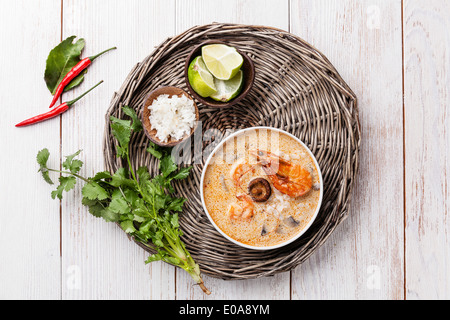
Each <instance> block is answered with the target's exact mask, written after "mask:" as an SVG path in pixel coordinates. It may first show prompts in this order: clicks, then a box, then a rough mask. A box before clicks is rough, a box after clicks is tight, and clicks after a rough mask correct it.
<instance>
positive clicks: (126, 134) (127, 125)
mask: <svg viewBox="0 0 450 320" xmlns="http://www.w3.org/2000/svg"><path fill="white" fill-rule="evenodd" d="M110 119H111V130H112V133H113V135H114V137H115V138H116V139H117V141H118V142H119V145H118V146H117V156H118V157H120V158H122V157H125V156H127V154H128V143H129V142H130V139H131V132H132V129H131V121H129V120H121V119H117V118H115V117H111V118H110Z"/></svg>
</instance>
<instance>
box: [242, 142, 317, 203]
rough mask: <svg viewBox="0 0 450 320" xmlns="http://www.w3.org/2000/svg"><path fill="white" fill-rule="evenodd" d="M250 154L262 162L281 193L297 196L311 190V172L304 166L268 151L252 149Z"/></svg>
mask: <svg viewBox="0 0 450 320" xmlns="http://www.w3.org/2000/svg"><path fill="white" fill-rule="evenodd" d="M250 154H251V155H252V156H254V157H255V158H256V160H257V161H258V162H259V163H260V164H261V166H262V167H263V170H264V172H265V173H266V174H267V175H268V176H269V178H270V180H271V181H272V184H273V186H274V188H276V189H277V190H278V191H280V192H281V193H284V194H287V195H288V196H291V197H293V198H297V197H301V196H304V195H305V194H307V193H308V192H309V191H310V190H311V188H312V185H313V181H312V176H311V173H310V172H309V171H308V170H306V169H305V168H303V167H302V166H300V165H298V164H294V163H292V162H289V161H287V160H285V159H283V158H281V157H279V156H277V155H275V154H273V153H271V152H267V151H261V150H257V151H250Z"/></svg>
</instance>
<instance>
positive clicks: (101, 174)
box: [91, 171, 112, 181]
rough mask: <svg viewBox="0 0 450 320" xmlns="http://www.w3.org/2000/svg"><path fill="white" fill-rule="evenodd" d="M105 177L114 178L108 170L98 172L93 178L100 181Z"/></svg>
mask: <svg viewBox="0 0 450 320" xmlns="http://www.w3.org/2000/svg"><path fill="white" fill-rule="evenodd" d="M105 179H112V176H111V173H109V172H108V171H102V172H98V173H97V174H96V175H95V176H94V177H93V178H92V179H91V180H93V181H100V180H105Z"/></svg>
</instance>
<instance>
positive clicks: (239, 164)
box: [203, 129, 322, 247]
mask: <svg viewBox="0 0 450 320" xmlns="http://www.w3.org/2000/svg"><path fill="white" fill-rule="evenodd" d="M261 151H263V152H270V154H271V155H273V157H272V158H271V159H280V161H279V162H278V163H277V162H276V161H272V163H271V165H273V164H275V165H274V166H273V168H275V171H269V174H270V173H271V172H272V173H273V172H276V169H278V166H283V165H285V166H287V168H291V167H294V166H295V168H297V166H300V167H302V168H304V169H306V170H307V172H308V174H309V175H310V177H311V180H312V184H311V185H312V187H311V188H310V190H309V191H308V192H307V193H306V194H304V195H302V196H299V197H293V196H290V195H288V194H286V193H285V192H283V191H284V190H282V191H280V190H278V189H277V188H276V187H274V183H273V180H272V179H285V178H286V177H284V176H281V175H279V176H278V175H277V176H275V175H273V174H271V177H270V176H269V174H268V172H267V167H266V170H265V168H264V166H263V164H266V165H267V163H264V162H263V161H262V159H261V158H259V159H258V158H257V157H256V156H255V153H257V152H261ZM257 154H258V153H257ZM236 168H237V169H236ZM270 168H272V167H269V169H270ZM283 168H286V167H283ZM283 168H282V169H283ZM279 172H281V171H280V170H279ZM237 177H238V179H237ZM258 178H263V179H265V180H266V181H267V182H269V184H270V189H271V190H270V191H271V195H270V197H269V198H268V199H267V200H266V201H262V202H257V201H255V200H254V199H252V198H251V197H250V193H249V189H248V186H249V184H250V182H251V181H254V179H258ZM291 179H293V178H292V177H291ZM319 179H320V178H319V174H318V168H316V165H315V162H314V160H313V159H312V157H311V156H310V154H309V152H308V151H307V150H306V148H305V147H304V146H303V145H302V144H301V143H299V142H298V141H297V140H295V139H293V138H292V137H290V136H289V135H286V134H284V133H282V132H278V131H272V130H268V129H255V130H250V131H245V132H243V133H242V134H241V135H238V136H236V137H234V139H231V140H229V141H227V142H226V143H225V144H223V147H222V148H220V149H219V150H218V151H217V152H216V153H215V154H214V155H213V157H212V159H211V161H210V163H209V165H208V168H207V169H206V172H205V176H204V183H203V195H204V201H205V206H206V209H207V210H208V213H209V215H210V216H211V218H212V220H213V221H214V222H215V224H216V225H217V226H218V227H219V228H220V229H221V230H222V231H223V232H224V233H225V234H226V235H228V236H229V237H231V238H232V239H234V240H236V241H238V242H240V243H243V244H246V245H250V246H254V247H271V246H275V245H278V244H280V243H284V242H286V241H287V240H289V239H291V238H292V237H295V236H296V235H297V234H298V233H299V232H301V231H302V230H303V229H304V228H305V227H306V226H307V225H308V224H309V222H310V221H311V219H312V218H313V216H314V214H315V212H316V209H317V206H318V205H319V201H320V193H321V192H322V190H320V180H319ZM277 181H278V180H277ZM283 181H285V180H282V182H283ZM236 208H237V209H236ZM241 211H244V214H242V216H245V215H246V214H247V216H249V217H247V218H244V217H241V216H239V213H240V212H241ZM236 212H237V214H236ZM233 213H235V214H234V215H233Z"/></svg>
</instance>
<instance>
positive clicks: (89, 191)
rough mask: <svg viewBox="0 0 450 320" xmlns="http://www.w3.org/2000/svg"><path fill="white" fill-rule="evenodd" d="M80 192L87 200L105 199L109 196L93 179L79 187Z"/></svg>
mask: <svg viewBox="0 0 450 320" xmlns="http://www.w3.org/2000/svg"><path fill="white" fill-rule="evenodd" d="M81 193H82V194H83V196H84V197H85V198H87V199H89V200H105V199H107V198H109V194H108V192H107V191H106V190H105V189H104V188H102V187H101V186H100V185H99V184H98V183H97V182H95V181H92V182H89V183H86V184H85V185H84V187H83V189H81Z"/></svg>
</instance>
